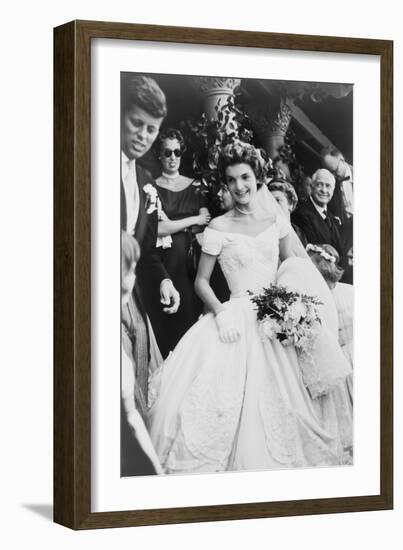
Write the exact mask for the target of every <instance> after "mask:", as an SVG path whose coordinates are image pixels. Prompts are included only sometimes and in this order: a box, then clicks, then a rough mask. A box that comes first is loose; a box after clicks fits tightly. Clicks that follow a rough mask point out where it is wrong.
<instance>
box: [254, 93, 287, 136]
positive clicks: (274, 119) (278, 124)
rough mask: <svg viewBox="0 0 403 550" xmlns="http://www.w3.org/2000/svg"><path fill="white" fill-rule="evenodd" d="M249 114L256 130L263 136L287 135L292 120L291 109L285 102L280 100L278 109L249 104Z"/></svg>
mask: <svg viewBox="0 0 403 550" xmlns="http://www.w3.org/2000/svg"><path fill="white" fill-rule="evenodd" d="M247 114H248V116H249V118H250V119H251V121H252V124H253V126H254V127H255V129H256V131H257V132H258V133H259V134H260V135H261V136H262V137H263V138H267V137H269V136H270V135H272V136H283V137H284V136H285V134H286V133H287V130H288V126H289V124H290V121H291V109H290V108H289V106H288V105H286V104H285V103H284V102H282V101H281V102H280V106H279V108H278V109H276V110H273V108H270V106H268V107H263V106H262V105H253V104H252V105H249V106H248V108H247Z"/></svg>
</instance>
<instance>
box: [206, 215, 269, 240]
mask: <svg viewBox="0 0 403 550" xmlns="http://www.w3.org/2000/svg"><path fill="white" fill-rule="evenodd" d="M274 226H277V219H276V221H275V222H273V223H271V224H270V225H269V226H268V227H266V229H263V231H259V233H257V235H247V234H246V233H238V232H236V231H220V230H219V229H213V228H212V227H206V229H208V230H209V231H214V232H215V233H220V234H221V235H237V236H240V237H247V238H249V239H257V238H258V237H259V236H260V235H263V233H266V231H268V230H269V229H271V228H272V227H274Z"/></svg>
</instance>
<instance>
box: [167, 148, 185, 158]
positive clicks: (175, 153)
mask: <svg viewBox="0 0 403 550" xmlns="http://www.w3.org/2000/svg"><path fill="white" fill-rule="evenodd" d="M172 153H173V154H174V155H175V157H180V156H181V155H182V152H181V150H180V149H174V150H173V151H172V150H171V149H164V157H166V158H167V159H169V157H171V156H172Z"/></svg>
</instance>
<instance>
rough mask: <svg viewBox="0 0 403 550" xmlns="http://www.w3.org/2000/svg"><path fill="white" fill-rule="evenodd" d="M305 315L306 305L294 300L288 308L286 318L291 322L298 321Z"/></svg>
mask: <svg viewBox="0 0 403 550" xmlns="http://www.w3.org/2000/svg"><path fill="white" fill-rule="evenodd" d="M306 314H307V308H306V305H305V304H304V303H303V302H302V301H301V300H296V301H295V302H293V303H292V304H291V305H290V306H289V308H288V318H289V319H292V320H293V321H299V320H300V319H301V318H304V317H305V316H306Z"/></svg>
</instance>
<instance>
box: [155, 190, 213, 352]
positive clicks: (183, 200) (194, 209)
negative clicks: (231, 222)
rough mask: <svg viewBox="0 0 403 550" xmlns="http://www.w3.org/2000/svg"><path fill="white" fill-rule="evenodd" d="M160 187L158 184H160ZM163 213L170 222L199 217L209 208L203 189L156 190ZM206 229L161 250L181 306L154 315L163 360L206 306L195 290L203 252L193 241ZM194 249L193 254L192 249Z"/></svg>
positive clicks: (179, 235) (177, 235)
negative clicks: (172, 310) (197, 270)
mask: <svg viewBox="0 0 403 550" xmlns="http://www.w3.org/2000/svg"><path fill="white" fill-rule="evenodd" d="M157 183H158V182H157ZM157 189H158V194H159V197H160V200H161V204H162V209H163V211H164V212H165V214H166V215H167V216H168V218H169V219H170V220H171V221H174V220H182V219H184V218H188V217H190V216H195V215H198V214H199V210H200V208H202V207H205V206H206V203H205V200H204V198H203V196H202V195H201V193H200V187H199V186H197V185H195V184H190V185H189V186H188V187H186V188H185V189H183V190H182V191H171V190H169V189H166V188H165V187H160V186H157ZM203 229H204V228H203V227H200V226H193V227H189V228H187V229H185V230H184V231H179V232H178V233H174V234H172V235H171V238H172V244H171V247H170V248H165V249H164V248H158V250H159V253H160V258H161V260H162V263H163V264H164V266H165V268H166V270H167V272H168V273H169V275H170V278H171V280H172V282H173V284H174V286H175V288H176V289H177V291H178V292H179V294H180V306H179V309H178V311H177V312H176V313H174V314H172V315H167V314H166V313H164V312H162V311H161V310H160V311H157V312H155V313H156V315H153V321H154V322H153V328H154V332H155V336H156V338H157V342H158V346H159V348H160V350H161V354H162V356H163V357H164V358H165V357H167V355H168V354H169V352H170V351H171V350H173V349H174V347H175V346H176V344H177V343H178V342H179V340H180V339H181V338H182V336H183V335H184V334H185V332H187V331H188V330H189V328H190V327H191V326H192V325H193V324H194V323H195V322H196V321H197V319H198V318H199V316H200V314H201V313H202V311H203V304H202V302H201V300H200V299H199V298H198V297H197V295H196V293H195V290H194V281H195V277H196V269H197V265H196V264H197V259H198V257H199V255H200V248H199V245H198V244H197V241H196V239H195V237H194V235H195V233H197V232H200V231H203ZM191 247H193V254H191V253H190V248H191Z"/></svg>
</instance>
